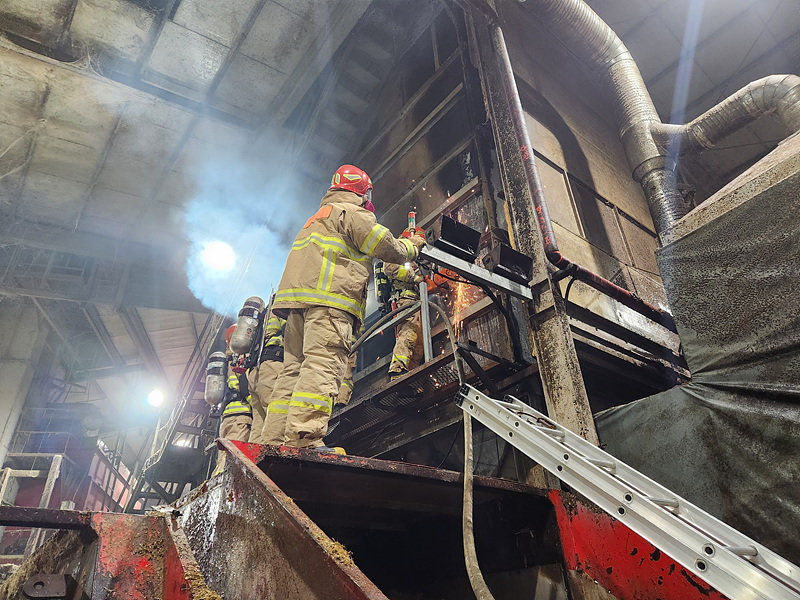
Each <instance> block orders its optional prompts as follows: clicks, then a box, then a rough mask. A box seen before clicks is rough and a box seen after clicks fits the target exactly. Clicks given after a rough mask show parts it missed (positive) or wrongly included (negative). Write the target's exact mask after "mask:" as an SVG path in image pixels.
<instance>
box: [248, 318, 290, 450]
mask: <svg viewBox="0 0 800 600" xmlns="http://www.w3.org/2000/svg"><path fill="white" fill-rule="evenodd" d="M285 328H286V320H285V319H282V318H280V317H279V316H278V315H276V314H274V313H273V312H270V313H269V314H268V315H267V320H266V323H265V324H264V346H263V348H262V349H261V357H260V359H259V360H260V362H259V364H258V365H256V366H255V367H253V368H251V369H248V371H247V383H248V384H249V385H250V395H251V397H252V404H253V429H252V431H251V432H250V441H251V442H252V443H254V444H264V443H266V442H265V441H264V440H265V439H274V437H275V435H274V434H273V433H272V432H265V431H264V426H265V425H266V415H267V406H268V405H269V403H270V401H271V399H272V390H273V388H274V387H275V381H276V380H277V378H278V374H279V373H280V372H281V369H282V368H283V331H284V329H285ZM280 434H281V435H283V429H282V428H281V432H280Z"/></svg>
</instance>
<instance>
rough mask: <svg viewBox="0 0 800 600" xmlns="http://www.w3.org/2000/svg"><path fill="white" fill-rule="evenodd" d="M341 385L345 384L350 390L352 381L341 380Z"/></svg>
mask: <svg viewBox="0 0 800 600" xmlns="http://www.w3.org/2000/svg"><path fill="white" fill-rule="evenodd" d="M342 385H346V386H347V387H349V388H350V389H351V390H352V389H353V382H352V381H350V380H349V379H345V380H344V381H342Z"/></svg>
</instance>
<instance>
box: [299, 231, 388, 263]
mask: <svg viewBox="0 0 800 600" xmlns="http://www.w3.org/2000/svg"><path fill="white" fill-rule="evenodd" d="M310 244H316V245H317V246H320V247H322V248H333V249H334V250H338V251H340V252H344V253H345V254H347V255H348V256H349V257H350V258H352V259H353V260H357V261H359V262H369V261H371V260H372V259H371V258H370V257H369V256H365V255H363V254H361V253H360V252H359V251H358V250H356V249H354V248H351V247H350V246H348V245H347V244H346V243H345V241H344V240H343V239H342V238H338V237H333V236H329V235H320V234H318V233H312V234H310V235H309V236H307V237H305V238H303V239H302V240H297V241H296V242H295V243H294V244H292V250H302V249H303V248H307V247H308V246H309V245H310Z"/></svg>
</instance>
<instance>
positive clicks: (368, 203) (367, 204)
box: [362, 188, 375, 213]
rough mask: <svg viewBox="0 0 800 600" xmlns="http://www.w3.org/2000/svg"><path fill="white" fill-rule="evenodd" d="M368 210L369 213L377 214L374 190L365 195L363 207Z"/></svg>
mask: <svg viewBox="0 0 800 600" xmlns="http://www.w3.org/2000/svg"><path fill="white" fill-rule="evenodd" d="M362 206H363V207H364V208H366V209H367V210H368V211H369V212H371V213H374V212H375V205H374V204H373V203H372V189H371V188H370V189H368V190H367V193H366V194H364V204H363V205H362Z"/></svg>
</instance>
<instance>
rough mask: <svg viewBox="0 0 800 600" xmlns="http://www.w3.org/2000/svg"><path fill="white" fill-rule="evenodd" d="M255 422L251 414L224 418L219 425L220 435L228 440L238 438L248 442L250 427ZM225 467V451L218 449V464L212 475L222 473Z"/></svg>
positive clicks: (239, 440)
mask: <svg viewBox="0 0 800 600" xmlns="http://www.w3.org/2000/svg"><path fill="white" fill-rule="evenodd" d="M252 423H253V417H251V416H250V415H233V416H231V417H225V418H224V419H222V423H220V425H219V437H221V438H225V439H226V440H236V441H237V442H246V441H248V440H249V439H250V428H251V426H252ZM224 467H225V451H224V450H219V451H217V466H215V467H214V472H213V473H212V475H218V474H220V473H222V469H223V468H224Z"/></svg>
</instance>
